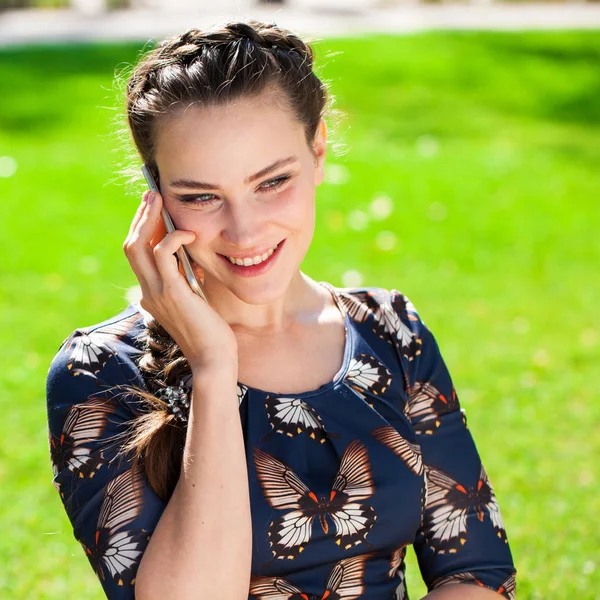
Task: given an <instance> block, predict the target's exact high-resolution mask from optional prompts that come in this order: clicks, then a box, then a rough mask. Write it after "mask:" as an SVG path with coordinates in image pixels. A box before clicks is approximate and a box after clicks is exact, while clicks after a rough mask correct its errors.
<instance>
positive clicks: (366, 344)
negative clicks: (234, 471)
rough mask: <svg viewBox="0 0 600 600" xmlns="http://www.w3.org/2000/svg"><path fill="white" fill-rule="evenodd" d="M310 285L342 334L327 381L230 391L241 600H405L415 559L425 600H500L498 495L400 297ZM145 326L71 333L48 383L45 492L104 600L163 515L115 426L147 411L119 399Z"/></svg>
mask: <svg viewBox="0 0 600 600" xmlns="http://www.w3.org/2000/svg"><path fill="white" fill-rule="evenodd" d="M320 283H321V285H323V286H324V287H325V288H327V289H328V290H329V291H330V292H331V294H332V296H333V298H334V300H335V302H336V304H337V307H338V308H339V310H340V311H341V312H342V314H343V316H344V323H345V332H346V338H345V347H344V358H343V364H342V366H341V367H340V369H339V371H338V373H337V374H336V375H335V377H334V378H333V380H332V381H330V382H329V383H327V384H324V385H322V386H320V387H319V388H317V389H313V390H308V391H306V392H302V393H298V394H280V393H277V391H266V390H260V389H256V388H252V387H250V386H248V385H245V384H244V383H243V382H238V402H239V414H240V419H241V422H242V428H243V433H244V443H245V448H246V457H247V465H248V477H249V483H250V502H251V512H252V530H253V544H252V546H253V547H252V552H253V554H252V571H251V579H250V587H249V590H248V598H249V599H255V600H287V599H295V598H306V599H323V598H328V599H329V600H336V599H344V600H351V599H355V598H356V599H358V598H362V599H368V600H405V599H407V598H408V591H407V589H406V584H405V578H404V575H405V556H406V551H407V548H408V546H413V548H414V551H415V552H416V555H417V559H418V563H419V569H420V571H421V575H422V577H423V580H424V582H425V583H426V585H427V587H428V589H429V590H433V589H435V588H438V587H441V586H444V585H448V584H469V585H477V586H482V587H486V588H488V589H491V590H494V591H496V592H497V593H498V597H504V598H507V599H509V600H511V599H514V597H515V588H516V583H515V575H516V570H515V567H514V563H513V559H512V556H511V552H510V548H509V544H508V539H507V535H506V531H505V529H504V524H503V521H502V517H501V515H500V510H499V507H498V503H497V501H496V496H495V494H494V490H493V488H492V484H491V483H490V479H489V477H488V475H487V473H486V471H485V469H484V467H483V465H482V463H481V460H480V457H479V454H478V451H477V449H476V446H475V443H474V441H473V438H472V436H471V433H470V431H469V429H468V426H467V421H466V417H465V413H464V410H463V409H462V408H461V407H460V403H459V400H458V397H457V394H456V391H455V389H454V386H453V383H452V380H451V378H450V375H449V373H448V370H447V368H446V365H445V363H444V360H443V359H442V357H441V354H440V351H439V348H438V345H437V342H436V340H435V338H434V337H433V335H432V333H431V332H430V330H429V329H428V328H427V327H426V325H425V324H424V322H423V321H422V320H421V318H420V317H419V315H418V313H417V311H416V310H415V308H414V306H413V305H412V304H411V302H410V301H409V300H408V298H407V297H406V296H404V295H403V294H402V293H400V292H399V291H397V290H394V289H392V290H386V289H384V288H376V287H364V288H337V287H334V286H332V285H331V284H329V283H327V282H320ZM147 318H149V315H148V314H147V313H145V312H144V311H143V310H142V309H140V307H139V306H137V305H136V304H131V305H129V306H128V307H127V308H125V309H124V310H123V311H121V312H120V313H119V314H118V315H115V316H113V317H111V318H110V319H107V320H106V321H104V322H102V323H99V324H97V325H94V326H91V327H86V328H80V329H76V330H75V331H73V332H72V333H71V335H69V337H68V338H67V339H66V340H65V341H64V342H63V343H62V345H61V346H60V348H59V350H58V352H57V354H56V356H55V357H54V360H53V361H52V364H51V365H50V369H49V372H48V379H47V409H48V427H49V431H48V434H49V449H50V458H51V463H52V469H53V473H54V477H53V480H52V483H53V485H54V487H55V488H56V489H57V491H58V493H59V496H60V499H61V501H62V503H63V505H64V508H65V510H66V513H67V515H68V518H69V520H70V522H71V524H72V526H73V533H74V536H75V538H76V539H77V540H78V541H79V542H80V544H81V546H82V548H83V551H84V552H85V554H86V556H87V557H88V559H89V561H90V564H91V566H92V568H93V569H94V572H95V573H96V575H97V576H98V579H99V581H100V583H101V585H102V588H103V590H104V592H105V594H106V596H107V597H108V598H109V599H110V600H126V599H127V600H133V599H134V597H135V592H134V588H135V576H136V571H137V568H138V565H139V563H140V560H141V558H142V556H143V553H144V550H145V548H146V546H147V544H148V542H149V540H150V537H151V535H152V532H153V531H154V529H155V527H156V524H157V522H158V520H159V519H160V516H161V514H162V512H163V511H164V509H165V506H166V504H165V503H164V502H163V501H162V500H161V499H160V498H159V497H158V496H157V494H156V493H155V492H154V490H153V489H152V487H151V486H150V485H149V483H148V480H147V477H146V475H145V472H144V469H143V463H139V464H138V465H137V466H136V467H135V468H134V467H133V463H132V462H131V460H130V459H127V458H125V457H117V454H118V450H119V445H120V444H121V443H122V442H123V439H124V436H123V434H124V432H125V431H126V430H127V424H128V421H130V420H131V419H132V418H134V417H135V416H137V415H139V414H141V412H143V410H144V405H143V404H142V401H141V400H140V399H139V398H138V397H136V396H135V395H133V394H131V393H129V392H128V391H127V389H126V386H137V387H142V388H145V387H146V385H145V380H144V377H143V375H142V371H141V370H140V368H139V360H140V359H141V357H142V356H143V354H144V344H145V336H146V331H147V323H148V321H147ZM150 318H151V317H150ZM180 383H181V385H183V386H186V385H189V378H188V379H187V381H182V382H180ZM224 443H225V442H224Z"/></svg>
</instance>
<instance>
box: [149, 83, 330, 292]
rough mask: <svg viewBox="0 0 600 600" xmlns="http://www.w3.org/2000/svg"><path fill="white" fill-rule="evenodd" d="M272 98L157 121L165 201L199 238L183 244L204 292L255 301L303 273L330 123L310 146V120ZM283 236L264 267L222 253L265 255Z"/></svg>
mask: <svg viewBox="0 0 600 600" xmlns="http://www.w3.org/2000/svg"><path fill="white" fill-rule="evenodd" d="M272 94H273V92H267V93H265V94H263V95H262V96H260V97H259V98H255V99H242V100H239V101H236V102H235V103H233V104H230V105H228V106H219V107H207V108H205V107H202V108H200V107H194V106H192V107H189V108H187V109H186V110H181V111H179V112H177V113H176V114H174V115H171V116H170V117H169V118H168V120H166V119H165V120H163V121H161V122H159V123H158V126H157V135H156V154H155V160H156V164H157V166H158V170H159V173H160V188H161V192H162V195H163V198H164V202H165V206H166V208H167V210H168V211H169V213H170V214H171V216H172V218H173V221H174V223H175V227H176V228H177V229H186V230H190V231H193V232H194V233H195V234H196V239H195V240H194V242H193V243H192V244H189V245H187V246H186V248H187V250H188V252H189V254H190V256H191V258H192V259H193V260H194V261H195V262H196V263H198V264H199V265H200V266H201V267H202V268H203V269H204V286H205V288H207V289H212V290H214V291H215V292H216V293H217V294H218V293H220V291H223V290H219V289H217V288H221V287H222V288H227V289H228V290H230V291H231V292H232V293H233V294H235V295H236V296H237V297H238V298H240V299H242V300H244V301H245V302H248V303H250V304H255V303H263V302H268V301H269V299H271V300H272V299H275V298H276V297H279V296H281V295H283V294H284V293H285V291H286V290H287V289H288V286H289V285H290V282H291V281H292V279H293V278H294V277H295V276H297V275H298V273H299V267H300V264H301V263H302V260H303V259H304V256H305V255H306V253H307V251H308V248H309V246H310V243H311V241H312V237H313V233H314V225H315V190H316V186H317V185H319V184H320V183H321V182H322V180H323V167H324V160H325V147H326V136H327V130H326V126H325V122H324V121H321V124H320V126H319V128H318V129H317V135H316V137H315V143H314V152H311V148H310V147H309V145H308V144H307V141H306V137H305V130H304V125H303V124H302V123H300V122H298V121H297V120H296V119H295V118H294V116H293V114H292V113H291V112H290V110H288V109H287V107H286V106H285V104H282V103H281V101H279V102H277V101H276V98H275V96H273V95H272ZM269 167H272V168H271V169H269V170H268V172H267V170H266V169H267V168H269ZM282 241H285V243H284V244H282V245H281V246H280V247H279V248H278V249H277V251H276V252H275V253H274V254H273V256H272V257H271V258H270V259H269V260H268V261H266V264H264V265H262V267H260V268H259V267H257V266H256V265H255V266H254V267H250V268H249V269H248V270H247V271H246V267H243V266H241V267H240V266H236V265H232V264H231V262H230V261H229V260H228V259H227V258H225V257H226V256H233V257H255V256H257V255H264V253H265V252H268V251H269V250H270V249H272V248H275V247H276V246H277V245H278V244H279V243H280V242H282ZM251 272H252V273H256V274H252V275H249V274H250V273H251Z"/></svg>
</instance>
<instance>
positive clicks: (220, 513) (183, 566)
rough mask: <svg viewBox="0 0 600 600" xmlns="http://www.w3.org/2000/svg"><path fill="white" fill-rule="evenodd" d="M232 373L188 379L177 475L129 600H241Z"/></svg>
mask: <svg viewBox="0 0 600 600" xmlns="http://www.w3.org/2000/svg"><path fill="white" fill-rule="evenodd" d="M236 379H237V370H236V369H230V370H228V371H226V370H225V369H222V370H219V371H218V372H215V371H214V370H211V371H210V372H206V373H205V374H204V375H202V376H194V379H193V400H192V402H191V407H190V416H189V421H188V432H187V437H186V444H185V449H184V453H183V462H182V467H181V475H180V478H179V481H178V483H177V485H176V487H175V490H174V492H173V495H172V497H171V499H170V501H169V503H168V505H167V507H166V508H165V511H164V513H163V515H162V516H161V518H160V520H159V523H158V525H157V527H156V529H155V531H154V533H153V535H152V537H151V539H150V542H149V544H148V547H147V549H146V551H145V553H144V557H143V559H142V563H141V565H140V569H139V572H138V578H137V582H136V599H137V600H154V599H157V600H159V599H160V600H162V599H163V598H167V597H170V598H178V599H182V600H185V599H187V598H194V600H203V599H205V598H207V599H211V600H212V599H213V598H221V599H223V600H246V598H247V597H248V589H249V580H250V563H251V553H252V528H251V519H250V500H249V490H248V473H247V466H246V457H245V450H244V440H243V434H242V427H241V422H240V418H239V410H238V401H237V386H236V385H237V383H236Z"/></svg>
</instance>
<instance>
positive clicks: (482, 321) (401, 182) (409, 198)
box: [0, 32, 600, 600]
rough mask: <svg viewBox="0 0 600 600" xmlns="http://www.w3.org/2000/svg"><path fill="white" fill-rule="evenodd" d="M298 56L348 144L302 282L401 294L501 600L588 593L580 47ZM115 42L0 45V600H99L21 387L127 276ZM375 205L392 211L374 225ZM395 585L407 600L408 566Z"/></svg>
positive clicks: (599, 194)
mask: <svg viewBox="0 0 600 600" xmlns="http://www.w3.org/2000/svg"><path fill="white" fill-rule="evenodd" d="M316 47H317V53H318V55H317V56H318V63H319V64H321V65H322V67H321V69H322V70H321V75H322V76H323V77H324V78H325V79H327V80H329V81H330V82H331V86H332V90H333V92H334V94H335V95H336V96H337V105H338V107H339V108H341V109H343V110H345V111H346V112H347V113H348V117H349V118H348V121H347V127H346V129H345V130H344V129H343V128H342V129H340V130H339V132H338V133H339V134H342V133H343V134H344V139H343V141H344V142H345V144H346V146H347V148H348V153H347V154H346V155H343V156H334V155H333V154H330V156H329V165H330V168H329V171H328V183H326V184H325V185H323V186H322V187H321V188H320V189H319V194H318V202H319V222H318V230H317V233H316V236H315V240H314V244H313V247H312V249H311V251H310V253H309V256H308V257H307V259H306V261H305V263H304V265H303V269H304V270H305V272H307V273H308V274H310V275H311V276H312V277H314V278H315V279H317V280H328V281H331V282H332V283H334V284H336V285H341V284H342V281H343V280H342V274H343V273H344V272H346V271H348V270H356V271H358V272H359V273H361V274H362V277H363V279H362V282H363V284H364V285H376V286H384V287H394V288H397V289H400V290H401V291H403V292H404V293H406V294H407V295H408V296H409V297H410V298H411V299H412V301H413V302H414V304H415V305H416V307H417V309H418V310H419V311H420V313H421V315H422V317H423V318H424V319H425V321H426V322H427V324H428V325H429V326H430V327H431V328H432V330H433V331H434V333H435V334H436V336H437V338H438V341H439V343H440V346H441V348H442V352H443V354H444V356H445V358H446V361H447V363H448V365H449V367H450V370H451V372H452V374H453V377H454V380H455V384H456V387H457V390H458V393H459V396H460V398H461V401H462V404H463V406H464V407H465V408H466V409H467V413H468V415H469V425H470V427H471V430H472V432H473V434H474V437H475V440H476V441H477V443H478V446H479V450H480V453H481V455H482V457H483V460H484V463H485V464H486V467H487V469H488V472H489V473H490V477H491V479H492V482H493V483H494V485H495V487H496V490H497V495H498V498H499V501H500V506H501V508H502V512H503V516H504V520H505V522H506V524H507V530H508V534H509V540H510V542H511V545H512V549H513V554H514V557H515V560H516V563H517V567H518V569H519V596H518V597H519V598H520V599H522V600H525V599H540V600H542V599H543V600H550V599H561V600H562V599H565V598H576V599H577V600H585V599H592V598H596V597H597V595H598V590H599V589H600V564H599V563H598V548H599V547H600V534H599V532H598V527H597V523H596V521H597V516H598V514H600V494H598V491H599V490H598V487H599V486H598V474H599V473H598V466H597V464H598V456H599V450H600V442H599V437H598V423H599V416H600V409H599V405H598V393H597V390H598V389H599V388H600V371H599V369H598V362H599V359H600V339H599V337H600V335H599V334H600V316H599V311H598V299H599V297H600V296H599V293H600V276H599V272H600V270H599V264H600V233H599V231H598V230H599V228H600V208H599V202H598V200H599V199H600V174H599V172H598V165H599V164H600V69H599V68H598V67H599V65H600V32H587V33H569V32H565V33H535V34H534V33H531V34H530V33H527V34H499V33H494V34H491V33H485V34H484V33H429V34H420V35H414V36H406V37H392V36H386V37H373V38H370V39H368V40H365V39H355V40H327V41H326V42H321V43H319V44H317V45H316ZM139 48H140V45H135V44H130V45H98V46H77V47H75V46H70V47H38V48H30V49H4V50H2V52H1V53H0V156H1V155H8V156H11V157H13V158H14V159H15V160H16V161H17V165H18V168H17V171H16V173H15V174H14V175H13V176H12V177H9V178H0V193H1V194H2V197H3V206H4V219H3V222H4V227H3V232H2V238H3V240H2V246H1V247H2V256H1V263H0V277H1V286H0V289H1V297H0V326H1V330H2V332H3V336H4V343H3V344H2V346H1V347H0V360H1V362H2V366H3V368H2V370H1V371H0V398H1V400H0V401H1V402H2V413H3V414H4V422H3V428H2V436H0V506H1V511H2V536H0V564H2V569H1V570H0V597H2V598H11V599H25V598H27V599H30V598H36V599H40V600H41V599H47V598H53V599H54V598H59V597H65V598H78V599H79V600H88V599H96V600H99V599H100V598H102V597H103V595H102V593H101V590H100V586H99V584H98V583H97V582H96V580H95V576H94V575H93V573H92V571H91V569H90V567H89V565H88V562H87V560H86V558H85V556H84V553H83V551H82V549H81V547H80V546H79V544H78V543H77V542H76V541H75V540H74V538H73V537H72V532H71V528H70V525H69V522H68V520H67V518H66V515H65V513H64V511H63V509H62V506H61V504H60V501H59V497H58V494H57V493H56V491H55V490H54V488H53V487H52V485H51V478H52V474H51V468H50V461H49V454H48V448H47V439H46V414H45V397H44V384H45V375H46V370H47V367H48V364H49V362H50V359H51V357H52V356H53V354H54V352H55V351H56V349H57V348H58V345H59V343H60V342H61V341H62V340H63V339H64V337H66V335H67V334H68V333H70V331H71V330H72V329H73V328H75V327H77V326H85V325H89V324H92V323H95V322H98V321H100V320H102V319H104V318H106V317H108V316H110V315H112V314H114V313H116V312H117V311H118V310H120V309H121V308H122V307H123V306H124V303H125V301H124V293H125V290H126V289H127V288H129V287H130V286H132V285H133V284H134V283H135V278H134V276H133V274H132V273H131V271H130V269H129V265H128V264H127V261H126V260H125V257H124V255H123V254H122V250H121V244H122V241H123V240H124V238H125V235H126V233H127V230H128V228H129V223H130V221H131V218H132V217H133V214H134V212H135V210H136V208H137V205H138V202H139V199H138V196H137V194H138V190H134V193H132V192H131V191H130V192H129V193H128V194H126V193H125V189H124V187H123V184H122V183H121V182H120V181H118V180H117V181H115V169H116V163H117V162H118V161H119V160H122V159H123V156H124V155H123V153H122V152H121V151H117V150H116V149H117V146H118V144H117V140H116V138H115V136H114V135H113V133H112V131H113V119H114V115H115V110H114V107H115V106H116V104H115V92H114V91H112V76H113V70H114V68H115V67H117V66H122V65H123V63H124V62H130V61H132V60H134V59H135V56H136V54H137V52H138V50H139ZM330 52H333V53H336V52H340V53H339V54H330ZM110 107H112V109H111V108H110ZM334 133H335V132H334ZM338 137H339V136H338ZM334 163H335V165H337V166H336V167H334V166H333V165H334ZM7 169H8V170H10V164H9V163H8V162H7V161H6V159H4V160H3V161H2V160H0V172H1V171H3V170H4V172H6V170H7ZM381 194H385V195H388V196H389V197H390V198H392V199H393V201H394V211H393V212H392V214H391V215H389V216H388V217H387V218H383V219H377V218H375V217H376V216H377V215H379V216H381V215H380V214H379V213H378V211H377V210H373V205H372V204H371V202H372V199H373V198H374V197H376V196H378V195H381ZM594 198H595V199H596V200H594ZM375 206H377V205H375ZM356 211H358V212H356ZM353 227H354V228H353ZM382 231H383V232H384V233H383V234H382V233H381V232H382ZM385 232H387V233H385ZM394 243H395V245H394ZM345 281H346V282H347V281H349V280H348V279H346V280H345ZM408 577H409V580H408V581H409V590H410V592H411V596H412V598H414V599H416V598H419V597H420V594H423V593H424V588H423V585H422V582H421V580H420V576H419V573H418V569H417V567H416V563H415V561H414V558H413V555H412V554H410V562H409V575H408Z"/></svg>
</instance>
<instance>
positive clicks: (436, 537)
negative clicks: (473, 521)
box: [425, 465, 506, 554]
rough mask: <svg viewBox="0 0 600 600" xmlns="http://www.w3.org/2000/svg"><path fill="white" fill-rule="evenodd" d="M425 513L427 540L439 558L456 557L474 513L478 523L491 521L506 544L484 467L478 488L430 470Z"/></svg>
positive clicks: (504, 533)
mask: <svg viewBox="0 0 600 600" xmlns="http://www.w3.org/2000/svg"><path fill="white" fill-rule="evenodd" d="M425 473H426V481H427V503H426V510H427V511H429V512H430V521H431V525H430V526H429V528H428V531H427V534H426V537H427V541H428V543H429V545H430V546H431V548H432V549H433V550H434V551H435V552H439V553H440V554H445V553H448V554H454V553H456V552H458V550H459V549H460V547H461V546H462V545H464V544H465V543H466V542H467V517H468V515H469V511H473V512H474V514H475V515H476V516H477V519H479V521H483V520H484V519H490V521H491V523H492V526H493V529H494V531H495V532H496V535H497V537H498V538H500V539H501V540H502V541H504V542H506V532H505V530H504V524H503V522H502V516H501V515H500V509H499V508H498V503H497V502H496V497H495V495H494V490H493V489H492V486H491V484H490V480H489V478H488V476H487V473H486V472H485V469H484V467H483V465H481V469H480V473H479V480H478V481H477V484H476V485H475V486H465V485H463V484H461V483H459V482H458V481H457V480H456V479H454V478H453V477H451V476H450V475H448V474H447V473H444V472H443V471H441V470H440V469H435V468H433V467H430V466H427V467H426V468H425Z"/></svg>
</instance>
